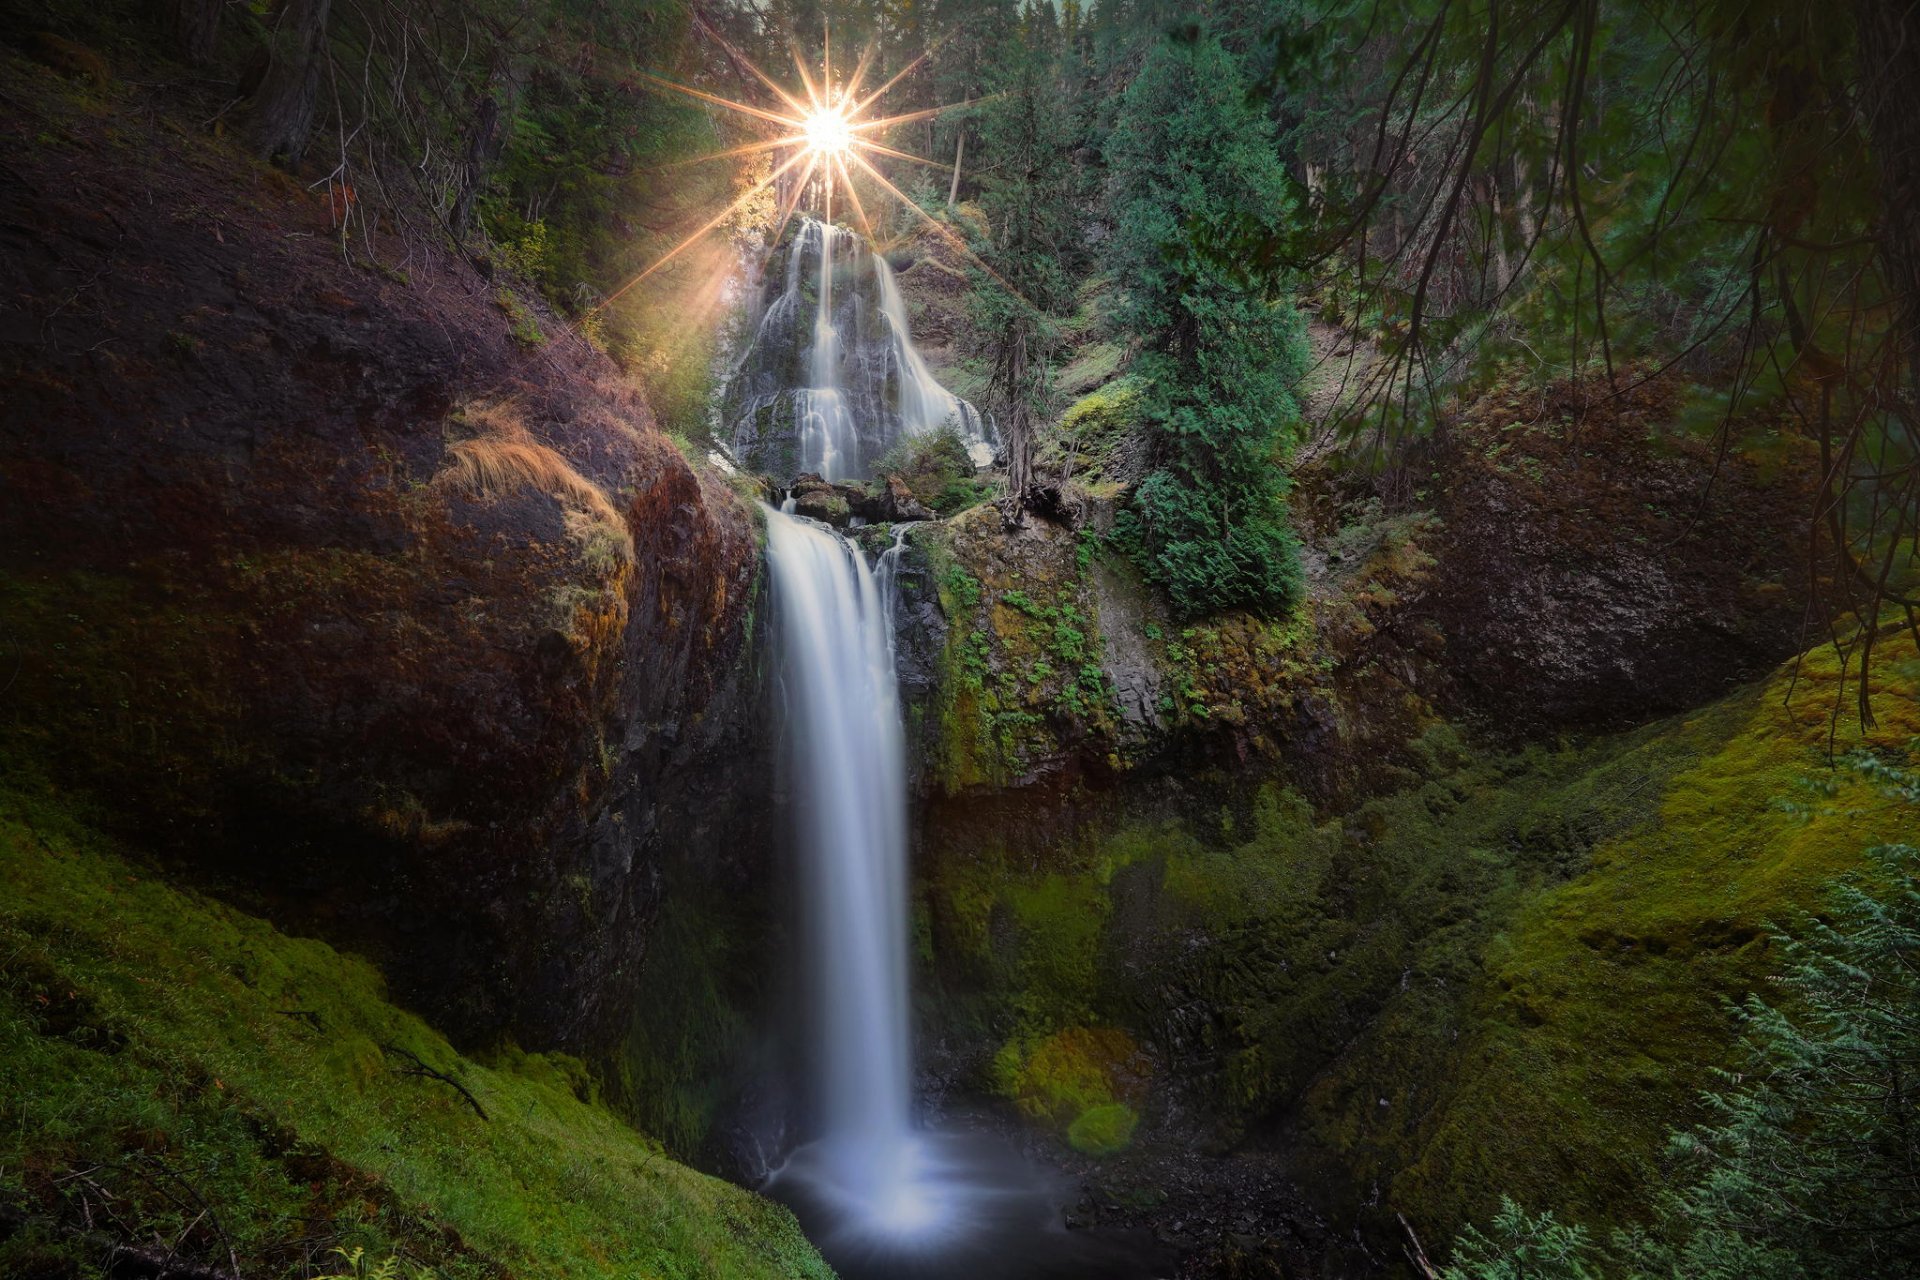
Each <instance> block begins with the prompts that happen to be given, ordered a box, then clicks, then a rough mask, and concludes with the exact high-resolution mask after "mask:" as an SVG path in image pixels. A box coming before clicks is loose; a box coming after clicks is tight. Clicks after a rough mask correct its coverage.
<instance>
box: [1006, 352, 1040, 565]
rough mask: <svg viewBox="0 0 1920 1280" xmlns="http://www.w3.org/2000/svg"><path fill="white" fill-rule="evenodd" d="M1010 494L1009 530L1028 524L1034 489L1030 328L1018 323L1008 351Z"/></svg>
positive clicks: (1007, 505)
mask: <svg viewBox="0 0 1920 1280" xmlns="http://www.w3.org/2000/svg"><path fill="white" fill-rule="evenodd" d="M1005 367H1006V373H1007V493H1006V496H1005V497H1004V498H1002V499H1001V500H1000V519H1001V521H1002V522H1003V523H1005V524H1006V526H1007V527H1008V528H1010V529H1011V528H1015V527H1018V526H1019V525H1022V524H1025V523H1026V518H1027V515H1026V513H1027V499H1028V497H1029V496H1030V491H1031V490H1032V488H1033V408H1032V406H1031V404H1029V403H1028V399H1027V326H1026V325H1025V324H1022V323H1020V322H1018V321H1016V322H1015V329H1014V334H1013V345H1012V347H1011V348H1010V349H1009V350H1008V351H1007V363H1006V366H1005Z"/></svg>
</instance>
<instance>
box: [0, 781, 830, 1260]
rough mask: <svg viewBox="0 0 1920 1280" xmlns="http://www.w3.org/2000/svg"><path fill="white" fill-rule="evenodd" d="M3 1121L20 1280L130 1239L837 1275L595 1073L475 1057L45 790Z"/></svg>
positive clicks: (27, 824) (20, 820)
mask: <svg viewBox="0 0 1920 1280" xmlns="http://www.w3.org/2000/svg"><path fill="white" fill-rule="evenodd" d="M452 1082H458V1085H457V1086H456V1085H455V1084H454V1083H452ZM469 1095H470V1098H469ZM482 1111H484V1113H485V1118H482V1115H481V1114H480V1113H481V1112H482ZM0 1113H4V1114H5V1116H6V1123H5V1125H4V1126H0V1274H5V1275H9V1276H14V1275H38V1276H77V1275H80V1274H83V1273H84V1272H85V1268H86V1267H88V1266H92V1265H94V1264H96V1263H97V1262H98V1260H99V1259H100V1258H101V1257H103V1256H106V1251H108V1250H110V1249H113V1248H116V1247H118V1248H122V1249H136V1250H141V1251H144V1252H145V1253H147V1254H148V1255H149V1256H150V1257H164V1256H166V1255H168V1254H169V1253H172V1254H174V1255H175V1256H176V1258H177V1260H179V1261H180V1262H182V1263H194V1264H197V1265H207V1266H214V1267H217V1268H218V1269H220V1270H223V1271H224V1270H229V1269H232V1270H236V1271H238V1272H239V1273H241V1274H245V1275H248V1276H253V1275H261V1276H268V1275H283V1274H295V1275H305V1274H309V1272H308V1271H306V1270H304V1269H303V1268H304V1267H306V1266H307V1265H308V1264H309V1263H314V1264H321V1263H330V1264H332V1265H323V1266H322V1267H321V1270H323V1271H336V1270H341V1269H342V1266H341V1259H340V1258H338V1257H332V1256H329V1254H330V1251H331V1250H333V1249H335V1248H347V1249H352V1248H356V1247H358V1248H363V1249H364V1250H366V1257H367V1259H368V1260H381V1259H385V1258H389V1257H397V1258H399V1259H401V1260H402V1261H403V1262H405V1263H407V1264H413V1265H418V1266H422V1267H425V1268H428V1270H427V1272H426V1274H437V1275H442V1276H448V1277H465V1276H488V1277H510V1276H511V1277H517V1276H526V1277H533V1276H553V1277H573V1276H578V1277H601V1276H609V1275H620V1276H644V1277H661V1278H663V1280H664V1278H672V1280H679V1278H681V1277H711V1278H712V1280H735V1278H736V1277H759V1276H768V1277H771V1276H814V1277H827V1276H829V1275H830V1274H831V1273H830V1272H829V1271H828V1269H827V1268H826V1266H825V1265H824V1264H823V1263H822V1262H821V1261H820V1260H819V1258H818V1257H817V1255H815V1254H814V1252H813V1250H812V1248H811V1247H810V1246H809V1245H808V1244H807V1243H806V1241H805V1240H804V1239H803V1238H802V1237H801V1235H800V1232H799V1230H798V1228H797V1226H796V1225H795V1223H794V1221H793V1219H792V1217H791V1216H790V1215H789V1214H788V1213H787V1211H786V1210H785V1209H783V1208H780V1207H778V1206H775V1205H773V1204H771V1203H769V1202H767V1201H763V1200H761V1199H760V1198H759V1197H757V1196H754V1195H752V1194H750V1193H748V1192H746V1191H742V1190H740V1189H739V1188H737V1187H733V1186H731V1185H728V1184H727V1183H724V1182H720V1181H718V1180H716V1179H713V1178H709V1177H706V1176H704V1175H702V1174H699V1173H695V1172H693V1171H692V1170H690V1169H687V1168H685V1167H684V1166H682V1165H679V1164H676V1163H675V1162H674V1161H672V1160H671V1159H668V1158H667V1157H665V1156H664V1155H662V1154H661V1151H660V1148H659V1146H658V1145H657V1144H656V1143H654V1142H652V1141H650V1140H648V1139H646V1138H644V1137H642V1136H641V1135H639V1134H637V1133H635V1132H634V1131H633V1130H631V1129H629V1128H627V1127H626V1126H625V1125H623V1124H622V1123H620V1121H618V1120H617V1119H615V1118H614V1117H613V1116H612V1115H611V1114H610V1113H609V1112H607V1111H606V1110H604V1109H603V1108H602V1107H601V1106H600V1105H599V1104H598V1102H597V1100H596V1098H595V1096H594V1089H593V1086H592V1084H591V1082H590V1080H589V1077H588V1075H587V1073H586V1071H585V1070H584V1068H583V1067H581V1066H580V1064H578V1063H577V1062H575V1061H573V1060H572V1059H568V1058H565V1057H559V1056H543V1055H538V1054H522V1053H520V1052H518V1051H515V1050H512V1049H508V1050H506V1051H504V1052H501V1053H499V1054H496V1055H494V1056H492V1057H490V1058H488V1059H486V1060H484V1061H480V1060H474V1059H470V1058H465V1057H462V1056H461V1055H460V1054H458V1053H456V1052H455V1051H454V1050H453V1049H452V1048H451V1047H450V1046H449V1045H448V1043H447V1042H446V1040H445V1039H443V1038H442V1037H441V1036H440V1035H439V1034H438V1033H437V1032H435V1031H434V1030H433V1029H432V1028H431V1027H429V1026H427V1025H426V1024H424V1023H422V1022H421V1021H420V1020H419V1019H418V1018H415V1017H413V1016H412V1015H410V1014H407V1013H405V1012H402V1011H401V1010H400V1009H398V1008H396V1007H394V1006H393V1005H392V1004H390V1003H388V1002H387V999H386V997H385V991H384V983H383V981H382V979H381V977H380V975H379V973H378V972H377V971H376V970H375V969H374V968H373V967H372V966H370V965H369V964H367V963H366V962H365V961H363V960H360V959H358V958H356V957H353V956H349V955H343V954H341V953H340V952H337V951H335V950H334V949H333V948H331V947H329V946H327V945H325V944H324V943H321V942H317V941H313V940H309V939H303V938H295V937H289V936H287V935H286V934H283V933H281V932H279V931H277V930H276V929H274V928H273V927H272V926H271V925H269V924H267V923H265V922H263V921H261V920H259V919H256V918H254V917H252V916H249V915H246V914H243V913H241V912H239V911H236V910H234V909H232V908H230V907H227V906H223V905H220V904H217V903H214V902H211V901H209V900H207V899H204V898H201V897H197V896H194V895H192V894H189V893H185V892H182V891H180V890H178V889H175V888H171V887H169V886H168V885H166V884H165V883H164V882H163V881H162V880H160V879H158V878H155V877H154V876H152V875H151V874H150V873H149V871H148V870H147V869H146V868H145V867H144V866H142V865H140V864H138V863H135V862H133V861H130V860H128V859H127V858H126V857H125V856H123V855H122V854H121V853H120V852H119V851H117V850H116V849H115V848H114V847H113V846H112V845H111V844H109V843H108V842H107V841H106V840H104V839H103V838H102V837H99V836H98V835H96V834H95V833H94V832H92V831H91V830H89V828H88V827H87V825H85V824H84V823H83V822H81V821H79V820H76V819H75V817H74V816H73V815H72V814H71V813H70V812H69V809H68V807H67V805H66V804H65V803H64V802H63V801H62V800H61V799H60V798H59V797H58V796H56V795H55V794H54V793H52V792H51V791H49V790H47V789H45V788H42V787H37V786H32V785H24V786H16V787H14V788H11V789H8V790H5V791H0ZM128 1260H129V1261H131V1259H130V1257H129V1259H128ZM136 1269H137V1268H136Z"/></svg>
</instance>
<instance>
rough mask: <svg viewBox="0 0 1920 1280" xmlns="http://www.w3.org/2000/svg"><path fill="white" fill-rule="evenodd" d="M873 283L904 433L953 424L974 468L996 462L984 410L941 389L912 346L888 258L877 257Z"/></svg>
mask: <svg viewBox="0 0 1920 1280" xmlns="http://www.w3.org/2000/svg"><path fill="white" fill-rule="evenodd" d="M873 276H874V283H875V285H876V287H877V288H878V290H879V294H880V314H881V315H882V316H883V317H884V318H885V319H886V322H887V338H888V341H889V343H890V344H891V348H892V350H891V355H892V357H893V361H894V378H895V380H896V382H897V383H898V386H899V404H898V408H899V412H900V429H901V430H902V431H904V432H905V433H906V434H907V435H910V436H921V435H928V434H930V433H932V432H935V431H938V430H939V429H940V428H941V427H942V426H945V425H946V424H948V423H952V424H953V426H954V428H955V429H956V430H958V431H959V432H960V438H961V439H962V440H965V441H966V442H967V452H968V453H969V454H971V455H972V457H973V464H974V465H975V466H976V467H984V466H987V465H988V464H990V463H991V462H992V461H993V453H994V449H993V442H992V440H991V439H990V438H989V437H988V434H987V430H986V426H985V424H984V423H982V422H981V420H980V411H979V410H978V409H975V408H974V407H973V406H972V405H970V404H968V403H967V402H966V401H965V400H962V399H961V398H960V397H959V396H956V395H955V394H953V392H951V391H949V390H947V389H946V388H945V387H943V386H941V385H940V381H939V379H937V378H935V377H934V376H933V370H931V369H929V368H927V361H926V357H924V356H922V355H921V354H920V348H918V347H916V346H914V345H913V333H912V330H911V329H910V327H909V326H908V323H907V300H906V298H905V297H904V296H902V295H901V293H900V284H899V282H898V281H896V280H895V279H894V278H893V268H892V267H890V266H888V265H887V259H886V255H884V254H879V253H876V254H874V255H873Z"/></svg>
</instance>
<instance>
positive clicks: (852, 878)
mask: <svg viewBox="0 0 1920 1280" xmlns="http://www.w3.org/2000/svg"><path fill="white" fill-rule="evenodd" d="M765 515H766V521H767V556H768V561H769V563H770V565H771V568H772V580H773V597H774V599H773V603H774V610H775V628H776V635H777V638H778V643H779V646H780V651H781V659H782V664H781V686H782V689H783V691H784V697H785V703H786V714H787V724H786V728H785V738H786V742H787V761H786V763H787V769H788V777H789V781H790V792H791V795H792V810H793V812H792V821H793V829H794V835H795V845H796V855H797V858H798V864H799V865H798V870H799V884H800V894H799V897H800V907H801V912H800V914H801V919H800V921H799V926H800V928H799V936H800V954H799V957H798V958H799V966H798V967H799V970H800V972H799V974H798V978H799V983H798V985H799V987H800V989H801V991H802V992H803V993H804V1000H805V1006H804V1015H803V1017H802V1019H801V1022H802V1025H803V1027H804V1028H805V1030H804V1033H803V1036H802V1043H801V1045H799V1046H798V1048H799V1053H798V1054H797V1055H796V1056H797V1057H798V1058H799V1059H801V1060H802V1061H804V1063H805V1064H806V1068H807V1079H806V1080H805V1082H804V1084H805V1089H804V1092H803V1096H804V1097H805V1099H806V1105H805V1109H804V1111H803V1114H802V1117H801V1123H800V1132H801V1135H802V1137H803V1138H804V1139H805V1141H804V1142H803V1144H802V1145H800V1146H799V1147H798V1148H796V1149H795V1150H794V1151H792V1152H791V1153H790V1154H789V1155H788V1156H787V1158H786V1160H785V1161H784V1163H783V1164H782V1165H781V1166H780V1167H779V1168H778V1169H777V1170H775V1172H774V1173H773V1175H772V1177H771V1179H770V1180H769V1182H768V1186H767V1190H768V1192H769V1193H770V1194H772V1195H774V1196H775V1197H777V1198H779V1199H781V1200H784V1201H786V1202H787V1203H788V1204H790V1205H791V1206H792V1207H793V1209H794V1210H795V1212H796V1213H797V1214H798V1215H799V1217H800V1220H801V1223H802V1225H803V1226H804V1227H805V1228H806V1229H807V1232H808V1234H809V1235H810V1236H811V1237H812V1238H813V1239H814V1241H815V1243H816V1244H818V1245H819V1247H820V1249H821V1251H822V1253H823V1254H824V1255H825V1256H826V1257H827V1259H828V1261H830V1262H832V1263H833V1265H834V1267H835V1269H836V1270H838V1271H839V1272H840V1274H841V1275H842V1276H843V1277H847V1278H848V1280H859V1278H862V1277H871V1278H872V1280H880V1278H881V1277H888V1278H893V1277H923V1278H925V1280H944V1278H946V1277H953V1278H954V1280H958V1278H959V1277H961V1276H983V1275H992V1276H995V1277H1002V1278H1004V1280H1017V1278H1025V1280H1038V1278H1041V1277H1054V1278H1058V1280H1093V1278H1094V1277H1101V1278H1102V1280H1124V1278H1126V1277H1146V1276H1150V1275H1152V1274H1153V1272H1152V1271H1151V1270H1150V1269H1147V1268H1146V1265H1145V1263H1144V1257H1145V1256H1146V1254H1145V1253H1144V1252H1143V1251H1142V1250H1139V1249H1136V1248H1130V1247H1127V1246H1125V1245H1122V1244H1121V1243H1119V1242H1116V1241H1114V1240H1111V1239H1101V1238H1097V1237H1092V1236H1088V1235H1085V1234H1081V1233H1073V1232H1069V1231H1067V1230H1066V1229H1065V1227H1064V1225H1063V1214H1062V1212H1061V1210H1062V1206H1063V1205H1064V1204H1065V1203H1066V1202H1067V1201H1068V1200H1070V1199H1071V1198H1072V1188H1071V1187H1070V1186H1069V1185H1068V1184H1066V1183H1065V1181H1064V1180H1062V1179H1060V1178H1058V1177H1054V1176H1050V1175H1048V1174H1047V1173H1046V1172H1044V1171H1043V1170H1041V1169H1039V1168H1038V1167H1036V1166H1034V1165H1033V1164H1031V1163H1030V1162H1028V1161H1027V1160H1025V1159H1023V1158H1022V1157H1020V1156H1019V1155H1018V1154H1017V1153H1015V1152H1014V1151H1013V1150H1012V1149H1011V1147H1010V1146H1008V1145H1007V1144H1006V1143H1005V1142H1004V1141H1002V1140H1001V1139H999V1138H998V1137H997V1136H995V1135H994V1134H993V1133H992V1132H991V1131H990V1130H988V1129H973V1130H969V1129H967V1128H966V1127H964V1126H961V1125H958V1124H955V1123H952V1122H949V1123H947V1124H946V1125H944V1126H941V1127H933V1126H926V1125H922V1124H917V1123H916V1119H915V1114H914V1111H915V1108H914V1100H913V1062H912V1047H911V1046H912V1028H911V1025H910V1010H911V1002H910V1000H909V992H908V984H909V965H910V956H909V952H908V945H907V921H908V917H909V904H908V866H907V848H908V839H907V803H906V770H905V763H904V757H905V751H904V746H903V734H902V729H901V717H900V700H899V694H898V687H897V683H896V678H895V667H894V650H893V632H892V626H891V622H890V619H891V618H892V616H893V603H894V602H893V601H892V600H891V599H890V594H891V590H892V583H893V581H894V577H895V575H894V572H893V570H894V568H895V564H894V563H893V562H894V560H895V559H897V557H898V556H899V555H900V554H901V553H902V542H901V540H900V538H899V536H898V531H896V538H895V541H894V545H893V549H892V550H890V551H888V552H886V553H885V554H884V555H882V557H881V558H880V559H881V562H880V564H879V565H878V566H877V567H869V565H868V564H867V561H866V558H865V556H864V555H863V554H862V552H861V551H860V549H859V548H858V547H857V546H856V545H855V544H854V543H853V542H852V541H850V540H849V539H847V538H846V537H844V536H842V535H841V534H839V533H837V532H835V531H834V530H832V529H830V528H828V527H827V526H825V525H822V524H818V523H815V522H813V521H811V520H806V519H802V518H800V517H798V516H794V515H789V514H786V513H784V512H780V511H775V510H773V509H772V508H766V509H765ZM876 569H877V571H876Z"/></svg>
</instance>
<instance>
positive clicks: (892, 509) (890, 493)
mask: <svg viewBox="0 0 1920 1280" xmlns="http://www.w3.org/2000/svg"><path fill="white" fill-rule="evenodd" d="M860 514H861V515H863V516H865V517H866V518H867V519H869V520H871V521H874V522H875V523H886V524H898V523H900V522H902V521H908V520H932V519H933V518H934V514H933V512H932V511H931V510H929V509H928V508H927V506H926V505H925V504H924V503H922V502H921V501H920V499H918V498H916V497H914V496H913V490H911V489H909V488H907V482H906V481H905V480H902V479H901V478H900V477H899V476H893V475H890V476H887V477H886V478H885V479H883V480H882V481H880V485H879V492H878V493H877V494H875V495H874V496H873V497H872V498H871V499H869V500H868V502H867V504H866V507H865V509H864V510H861V511H860Z"/></svg>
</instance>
